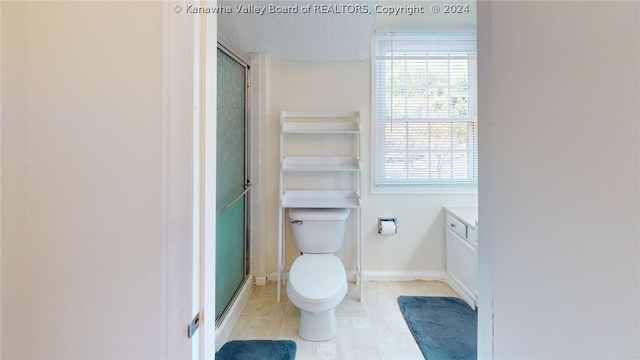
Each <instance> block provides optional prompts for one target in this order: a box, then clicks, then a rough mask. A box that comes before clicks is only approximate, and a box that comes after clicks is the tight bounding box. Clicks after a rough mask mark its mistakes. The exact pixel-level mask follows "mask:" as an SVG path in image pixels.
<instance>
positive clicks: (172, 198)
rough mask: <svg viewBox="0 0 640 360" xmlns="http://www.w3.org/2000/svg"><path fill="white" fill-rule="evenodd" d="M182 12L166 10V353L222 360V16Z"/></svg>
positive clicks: (163, 342)
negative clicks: (218, 215)
mask: <svg viewBox="0 0 640 360" xmlns="http://www.w3.org/2000/svg"><path fill="white" fill-rule="evenodd" d="M212 3H213V2H211V1H202V4H203V6H208V5H212ZM177 6H180V5H179V4H174V3H170V2H164V4H163V30H162V31H163V54H162V56H163V109H162V113H163V117H162V121H163V130H164V131H163V139H162V142H163V170H162V177H163V229H162V233H163V236H162V243H163V244H162V254H161V262H162V269H163V273H162V276H161V281H162V286H161V289H162V290H161V294H160V295H161V297H162V301H163V304H162V305H163V306H162V313H161V314H160V317H161V319H162V328H161V329H160V332H161V334H160V339H161V344H160V346H161V354H162V357H163V358H165V359H167V358H180V359H214V356H215V315H214V314H215V310H214V304H215V229H216V224H215V212H216V207H215V204H216V191H215V190H216V181H215V178H216V90H217V83H216V80H217V76H216V70H217V64H216V52H215V51H217V46H216V38H217V16H216V15H215V14H187V13H185V12H184V11H181V10H182V9H181V8H180V9H178V8H176V7H177ZM194 147H195V149H194ZM194 161H195V162H196V163H195V164H194ZM196 177H197V179H196ZM194 209H197V210H198V211H194ZM194 224H195V225H196V226H194ZM198 312H199V313H200V321H199V329H198V330H197V331H196V332H195V334H194V336H193V337H192V338H191V339H189V338H188V337H187V326H188V324H189V323H190V322H191V320H192V319H193V318H194V316H195V314H196V313H198ZM209 312H211V316H208V313H209Z"/></svg>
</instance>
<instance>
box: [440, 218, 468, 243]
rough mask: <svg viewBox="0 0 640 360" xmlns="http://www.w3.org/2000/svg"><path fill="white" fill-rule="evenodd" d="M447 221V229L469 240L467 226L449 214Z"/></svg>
mask: <svg viewBox="0 0 640 360" xmlns="http://www.w3.org/2000/svg"><path fill="white" fill-rule="evenodd" d="M445 220H446V222H447V229H451V231H453V232H454V233H456V234H458V235H460V236H461V237H462V238H463V239H465V240H466V239H467V225H465V224H464V223H462V222H461V221H459V220H458V219H456V218H455V217H453V216H451V214H447V216H446V219H445Z"/></svg>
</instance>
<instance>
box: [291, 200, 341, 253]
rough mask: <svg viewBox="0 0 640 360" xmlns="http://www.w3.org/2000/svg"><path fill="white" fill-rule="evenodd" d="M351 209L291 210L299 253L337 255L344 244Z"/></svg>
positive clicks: (295, 241) (294, 237)
mask: <svg viewBox="0 0 640 360" xmlns="http://www.w3.org/2000/svg"><path fill="white" fill-rule="evenodd" d="M348 218H349V209H309V208H301V209H297V208H292V209H289V219H290V220H291V232H292V233H293V242H294V243H295V244H296V247H297V248H298V250H299V251H301V252H303V253H311V254H331V253H335V252H337V251H338V250H340V248H341V247H342V245H343V244H344V238H345V233H346V230H347V219H348Z"/></svg>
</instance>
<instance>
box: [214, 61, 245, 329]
mask: <svg viewBox="0 0 640 360" xmlns="http://www.w3.org/2000/svg"><path fill="white" fill-rule="evenodd" d="M217 83H218V95H217V96H218V98H217V159H216V171H217V175H216V202H217V204H216V207H217V209H218V212H217V218H216V297H215V299H216V322H218V321H219V320H220V319H221V318H222V317H223V315H224V312H225V310H226V309H227V307H228V306H229V305H230V304H231V303H232V301H233V298H234V296H235V294H236V292H237V291H238V290H239V289H240V287H241V285H242V283H243V281H244V279H245V278H246V276H247V274H248V261H247V260H248V259H247V254H248V251H247V250H248V249H247V233H248V229H247V204H248V202H247V198H248V195H247V194H248V190H249V188H250V185H249V182H248V180H247V161H246V155H247V153H246V151H247V147H246V145H247V144H246V113H247V112H246V109H247V107H246V100H247V98H246V90H247V67H246V66H245V65H244V64H242V63H240V62H239V61H237V60H236V59H235V58H234V57H232V56H230V55H229V54H227V53H226V52H225V51H223V50H221V49H220V48H218V80H217Z"/></svg>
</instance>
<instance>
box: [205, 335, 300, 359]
mask: <svg viewBox="0 0 640 360" xmlns="http://www.w3.org/2000/svg"><path fill="white" fill-rule="evenodd" d="M295 358H296V343H295V342H293V341H291V340H234V341H229V342H228V343H226V344H224V345H222V347H221V348H220V350H219V351H218V352H217V353H216V360H293V359H295Z"/></svg>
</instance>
